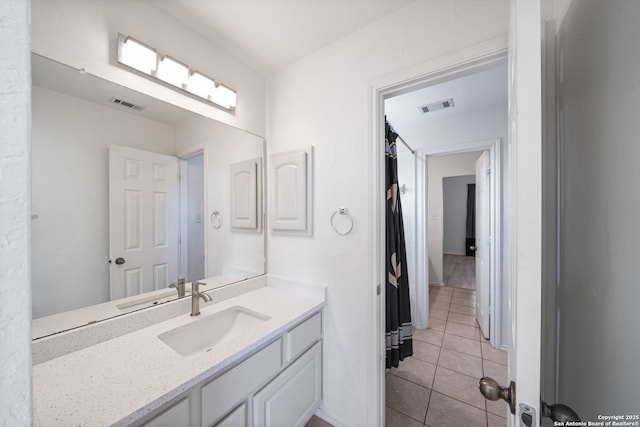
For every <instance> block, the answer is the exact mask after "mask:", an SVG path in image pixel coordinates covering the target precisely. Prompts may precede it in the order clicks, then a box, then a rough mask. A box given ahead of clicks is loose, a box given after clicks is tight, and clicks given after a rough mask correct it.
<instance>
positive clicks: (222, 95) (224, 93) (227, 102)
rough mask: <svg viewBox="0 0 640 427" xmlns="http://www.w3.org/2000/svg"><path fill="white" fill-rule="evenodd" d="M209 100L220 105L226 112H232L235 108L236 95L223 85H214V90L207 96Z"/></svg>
mask: <svg viewBox="0 0 640 427" xmlns="http://www.w3.org/2000/svg"><path fill="white" fill-rule="evenodd" d="M209 99H210V100H211V102H214V103H216V104H218V105H222V106H223V107H224V108H226V109H228V110H233V109H234V108H236V102H237V99H238V95H237V94H236V91H235V90H233V89H231V88H228V87H226V86H225V85H222V84H219V85H216V88H215V90H214V91H213V93H212V94H211V95H210V96H209Z"/></svg>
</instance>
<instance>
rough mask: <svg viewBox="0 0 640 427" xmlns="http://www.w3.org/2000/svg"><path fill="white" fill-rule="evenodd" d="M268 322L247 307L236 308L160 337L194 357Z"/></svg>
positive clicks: (212, 315)
mask: <svg viewBox="0 0 640 427" xmlns="http://www.w3.org/2000/svg"><path fill="white" fill-rule="evenodd" d="M269 319H270V317H269V316H265V315H264V314H261V313H258V312H255V311H253V310H249V309H248V308H245V307H241V306H233V307H229V308H227V309H226V310H223V311H220V312H218V313H215V314H210V315H208V316H205V317H203V318H202V319H199V320H196V321H195V322H191V323H187V324H186V325H182V326H180V327H178V328H175V329H172V330H170V331H167V332H163V333H162V334H160V335H158V338H159V339H160V340H161V341H162V342H164V343H165V344H166V345H168V346H169V347H171V348H172V349H173V350H175V351H176V352H178V353H180V354H181V355H183V356H193V355H196V354H200V353H206V352H207V351H209V350H211V348H212V347H213V346H215V345H216V344H220V343H222V342H225V341H227V340H229V339H231V338H233V337H234V336H237V335H238V334H243V333H246V332H247V331H248V330H251V329H252V328H254V327H255V326H257V325H259V324H260V323H262V322H265V321H267V320H269Z"/></svg>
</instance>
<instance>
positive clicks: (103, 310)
mask: <svg viewBox="0 0 640 427" xmlns="http://www.w3.org/2000/svg"><path fill="white" fill-rule="evenodd" d="M236 281H238V279H234V278H231V277H227V276H223V275H220V276H215V277H210V278H208V279H206V280H201V282H202V283H204V286H201V287H200V291H201V292H204V291H209V290H211V289H216V288H219V287H221V286H225V285H228V284H230V283H233V282H236ZM185 289H186V292H187V296H189V294H190V292H191V282H189V283H187V284H186V285H185ZM177 297H178V294H177V292H176V290H175V289H171V288H165V289H158V290H156V291H151V292H147V293H145V294H143V295H134V296H131V297H127V298H121V299H117V300H114V301H109V302H105V303H101V304H95V305H90V306H87V307H82V308H78V309H75V310H69V311H65V312H62V313H57V314H52V315H50V316H44V317H40V318H38V319H33V324H32V329H33V330H32V336H33V337H34V338H40V337H46V336H47V335H51V334H54V333H57V332H60V331H65V330H68V329H72V328H77V327H79V326H83V325H88V324H91V323H93V322H95V321H97V320H102V319H109V318H112V317H115V316H119V315H121V314H126V313H130V312H132V311H135V310H139V309H141V308H145V307H151V306H153V305H156V304H159V303H164V302H167V301H172V300H176V299H177Z"/></svg>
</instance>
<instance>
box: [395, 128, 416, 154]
mask: <svg viewBox="0 0 640 427" xmlns="http://www.w3.org/2000/svg"><path fill="white" fill-rule="evenodd" d="M394 132H395V131H394ZM396 139H399V140H400V142H402V143H403V144H404V146H405V147H407V148H408V149H409V151H411V154H416V150H414V149H413V148H411V147H410V146H409V144H407V141H405V140H404V139H402V137H401V136H400V135H398V138H396Z"/></svg>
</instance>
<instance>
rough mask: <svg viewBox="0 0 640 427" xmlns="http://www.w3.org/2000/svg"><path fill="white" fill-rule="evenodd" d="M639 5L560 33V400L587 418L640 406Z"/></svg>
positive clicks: (584, 3)
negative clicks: (639, 253)
mask: <svg viewBox="0 0 640 427" xmlns="http://www.w3.org/2000/svg"><path fill="white" fill-rule="evenodd" d="M639 20H640V3H639V2H635V1H609V2H600V1H593V0H581V1H574V2H573V3H572V4H571V7H570V8H569V10H568V11H567V14H566V16H565V18H564V21H563V22H562V23H561V25H560V31H559V48H560V55H561V63H562V64H563V66H562V69H563V70H564V75H563V76H561V77H560V80H559V86H558V88H557V90H558V101H559V103H558V105H559V108H560V114H561V121H560V123H559V129H560V150H561V151H560V195H561V199H560V204H561V205H560V212H561V215H560V252H559V260H560V283H559V287H558V289H559V294H558V301H559V314H560V321H559V324H560V330H559V332H560V336H559V340H558V345H559V350H560V357H559V369H558V380H559V389H558V392H559V394H558V401H559V402H561V403H565V404H567V405H569V406H571V407H572V408H573V409H574V410H576V411H577V412H578V414H579V415H580V416H581V417H582V419H583V420H595V419H596V417H597V415H599V414H624V415H628V414H638V409H639V406H638V402H640V369H638V355H639V354H640V334H639V332H638V331H639V330H640V316H638V303H639V302H640V286H639V285H638V278H639V277H640V263H639V262H638V242H640V228H639V227H638V218H640V193H639V192H638V189H637V184H638V182H640V168H638V159H640V144H638V140H639V138H640V122H639V121H638V117H639V116H640V91H639V90H638V70H639V69H640V56H638V55H637V51H638V47H637V44H638V40H639V39H640V27H639V26H638V21H639Z"/></svg>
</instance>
